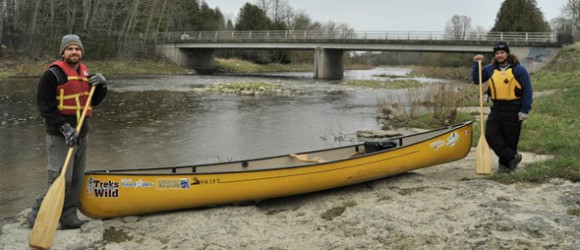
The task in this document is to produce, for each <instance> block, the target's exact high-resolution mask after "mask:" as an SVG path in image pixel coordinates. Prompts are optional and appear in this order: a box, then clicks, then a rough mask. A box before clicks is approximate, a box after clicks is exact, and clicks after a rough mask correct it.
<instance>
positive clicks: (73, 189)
mask: <svg viewBox="0 0 580 250" xmlns="http://www.w3.org/2000/svg"><path fill="white" fill-rule="evenodd" d="M84 54H85V50H84V48H83V44H82V42H81V39H80V38H79V37H78V36H77V35H74V34H69V35H65V36H63V37H62V42H61V44H60V56H61V59H60V60H57V61H55V62H53V63H52V64H50V65H49V66H48V68H47V70H46V71H45V72H44V73H43V74H42V76H41V77H40V81H39V83H38V93H37V105H38V109H39V111H40V114H41V115H42V117H44V121H45V125H46V146H47V153H48V180H47V185H46V188H45V189H44V191H43V192H42V194H41V195H40V196H39V197H38V198H37V199H36V201H35V202H34V204H33V206H32V211H31V212H30V213H29V214H28V216H27V218H26V220H27V222H28V224H29V225H30V226H31V227H32V226H33V225H34V222H35V220H36V216H37V215H38V210H39V208H40V204H41V203H42V200H43V199H44V196H45V195H46V192H47V191H48V189H49V188H50V185H51V184H52V183H53V182H54V181H55V180H56V178H57V177H58V176H59V175H60V171H61V169H62V168H63V164H64V161H65V159H66V156H67V153H68V151H69V148H71V147H74V153H73V155H72V158H71V161H70V164H71V165H69V167H68V168H67V172H66V174H65V183H66V184H65V187H66V189H65V200H64V207H63V211H62V215H61V217H60V225H61V228H62V229H74V228H79V227H81V226H82V225H83V224H84V223H85V222H86V221H83V220H80V219H79V218H78V216H77V208H78V206H79V199H80V192H81V186H82V184H83V177H84V172H85V167H86V159H87V144H88V136H87V134H88V131H89V125H90V124H89V120H90V119H89V117H91V115H92V106H96V105H98V104H99V103H101V101H103V99H104V98H105V95H106V94H107V81H106V79H105V77H103V75H101V74H100V73H97V74H90V73H89V70H88V68H87V67H86V66H85V65H84V64H82V63H81V59H82V58H83V56H84ZM91 86H95V87H96V88H95V92H94V94H93V97H92V100H91V105H90V107H89V110H87V114H86V118H85V120H84V122H83V126H82V128H81V129H80V133H79V132H77V131H76V130H75V127H76V126H77V122H78V121H79V119H80V116H81V114H82V112H83V109H84V107H85V103H86V101H87V99H88V95H89V92H90V88H91Z"/></svg>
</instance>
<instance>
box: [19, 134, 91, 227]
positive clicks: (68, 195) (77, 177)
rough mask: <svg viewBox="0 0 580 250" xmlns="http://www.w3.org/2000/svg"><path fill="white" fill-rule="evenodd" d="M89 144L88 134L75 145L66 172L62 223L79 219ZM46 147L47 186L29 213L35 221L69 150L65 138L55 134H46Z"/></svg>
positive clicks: (30, 217) (30, 218)
mask: <svg viewBox="0 0 580 250" xmlns="http://www.w3.org/2000/svg"><path fill="white" fill-rule="evenodd" d="M87 144H88V136H86V137H85V138H79V145H76V146H75V149H74V153H73V155H72V158H71V160H70V165H69V166H68V168H67V171H66V174H65V187H66V189H65V198H64V207H63V209H62V215H61V216H60V222H61V223H65V224H66V223H70V222H72V221H75V220H78V217H77V208H78V207H79V205H80V192H81V187H82V185H83V177H84V173H85V168H86V165H87V164H86V161H87ZM46 148H47V151H48V152H47V153H48V179H47V184H46V188H45V189H44V191H43V192H42V194H41V195H40V196H38V198H36V201H35V202H34V204H33V206H32V211H31V212H30V214H29V215H28V217H29V220H32V221H34V220H35V219H36V216H37V215H38V209H39V208H40V204H42V200H44V196H45V195H46V193H47V192H48V189H49V188H50V185H52V183H53V182H54V181H55V180H56V178H57V177H58V176H59V175H60V172H61V170H62V168H63V165H64V161H65V159H66V156H67V154H68V151H69V147H67V146H66V142H65V140H64V138H62V137H59V136H54V135H48V134H47V135H46Z"/></svg>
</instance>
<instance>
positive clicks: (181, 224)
mask: <svg viewBox="0 0 580 250" xmlns="http://www.w3.org/2000/svg"><path fill="white" fill-rule="evenodd" d="M545 159H547V156H541V155H533V154H530V153H525V154H524V161H523V162H522V164H521V167H523V168H525V165H526V164H529V163H530V162H535V161H542V160H545ZM474 166H475V160H474V154H473V152H472V153H471V154H469V155H468V157H467V158H465V159H463V160H460V161H456V162H452V163H448V164H443V165H438V166H434V167H429V168H424V169H420V170H416V171H413V172H410V173H406V174H403V175H399V176H395V177H390V178H385V179H381V180H377V181H373V182H368V183H363V184H359V185H354V186H349V187H344V188H338V189H334V190H328V191H324V192H318V193H313V194H306V195H300V196H295V197H287V198H280V199H274V200H267V201H261V202H250V203H246V204H236V205H227V206H220V207H212V208H202V209H193V210H187V211H179V212H172V213H166V214H157V215H147V216H138V217H137V216H135V217H123V218H115V219H109V220H91V221H90V222H89V223H87V224H86V225H84V226H83V227H82V228H81V229H77V230H59V231H58V232H57V235H56V238H55V240H54V243H53V248H52V249H67V250H68V249H107V250H121V249H271V250H274V249H578V246H580V216H579V215H577V214H575V213H574V212H573V211H578V209H579V208H580V184H578V183H572V182H569V181H566V180H561V179H552V180H551V181H549V182H547V183H544V184H529V183H521V184H513V185H504V184H500V183H497V182H493V181H490V180H486V179H482V178H481V176H478V175H476V174H475V169H474V168H475V167H474ZM26 212H27V210H25V211H23V212H22V213H20V214H19V215H17V216H16V217H15V218H14V219H12V220H11V221H10V222H8V223H7V224H6V225H4V226H3V228H2V235H1V236H0V249H28V244H27V240H28V235H29V234H30V229H29V228H27V227H26V226H24V225H23V222H24V215H25V213H26Z"/></svg>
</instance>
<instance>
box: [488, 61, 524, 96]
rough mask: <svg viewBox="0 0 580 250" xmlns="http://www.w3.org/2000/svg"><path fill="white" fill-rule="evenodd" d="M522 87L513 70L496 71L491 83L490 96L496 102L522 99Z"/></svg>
mask: <svg viewBox="0 0 580 250" xmlns="http://www.w3.org/2000/svg"><path fill="white" fill-rule="evenodd" d="M521 93H522V85H520V83H519V82H518V81H517V80H516V78H515V76H514V74H513V72H512V68H508V69H506V70H503V71H501V70H498V69H494V70H493V74H492V75H491V78H490V83H489V96H490V98H491V99H492V100H494V101H513V100H518V99H521V98H522V94H521Z"/></svg>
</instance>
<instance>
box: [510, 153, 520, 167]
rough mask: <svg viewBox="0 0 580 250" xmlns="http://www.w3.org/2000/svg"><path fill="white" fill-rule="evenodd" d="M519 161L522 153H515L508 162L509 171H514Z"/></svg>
mask: <svg viewBox="0 0 580 250" xmlns="http://www.w3.org/2000/svg"><path fill="white" fill-rule="evenodd" d="M521 161H522V155H521V154H518V153H516V155H515V156H514V159H513V160H511V161H510V163H509V164H508V167H509V169H510V171H516V169H517V168H518V164H519V163H520V162H521Z"/></svg>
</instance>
